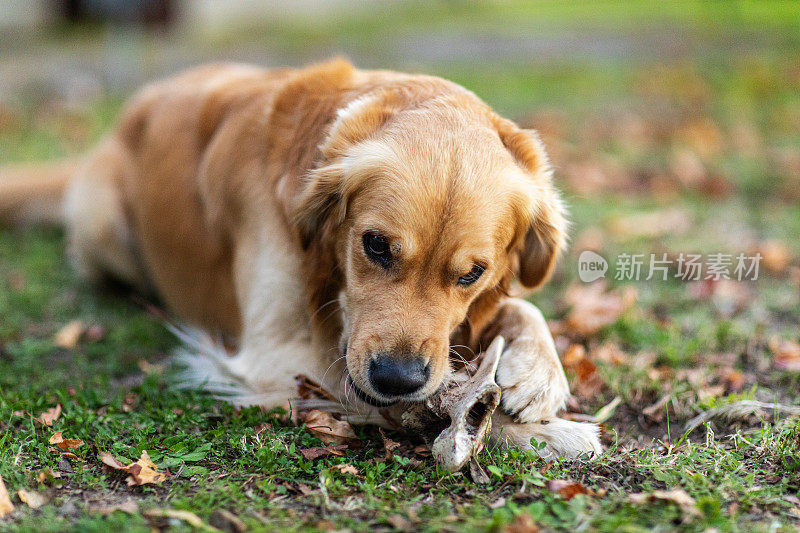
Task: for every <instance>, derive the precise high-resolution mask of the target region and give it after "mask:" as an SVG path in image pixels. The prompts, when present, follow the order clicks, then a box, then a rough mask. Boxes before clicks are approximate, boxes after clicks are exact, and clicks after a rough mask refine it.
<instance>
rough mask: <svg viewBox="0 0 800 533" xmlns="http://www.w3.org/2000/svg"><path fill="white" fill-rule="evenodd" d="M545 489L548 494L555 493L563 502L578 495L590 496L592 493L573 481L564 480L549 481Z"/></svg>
mask: <svg viewBox="0 0 800 533" xmlns="http://www.w3.org/2000/svg"><path fill="white" fill-rule="evenodd" d="M545 487H546V488H547V490H549V491H550V492H555V493H556V494H558V495H559V496H561V497H562V498H564V499H565V500H571V499H572V498H574V497H575V496H577V495H578V494H585V495H587V496H592V495H593V494H594V493H593V492H592V490H591V489H589V488H587V487H584V486H583V485H581V484H580V483H577V482H575V481H568V480H565V479H549V480H547V483H545Z"/></svg>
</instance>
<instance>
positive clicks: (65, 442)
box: [49, 431, 83, 451]
mask: <svg viewBox="0 0 800 533" xmlns="http://www.w3.org/2000/svg"><path fill="white" fill-rule="evenodd" d="M49 442H50V444H55V445H56V446H58V447H59V448H61V449H62V450H64V451H69V450H71V449H73V448H78V447H79V446H83V441H82V440H81V439H65V438H64V435H63V432H62V431H57V432H56V433H54V434H53V436H52V437H50V441H49Z"/></svg>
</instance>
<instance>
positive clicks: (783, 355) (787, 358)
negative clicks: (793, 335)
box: [769, 338, 800, 372]
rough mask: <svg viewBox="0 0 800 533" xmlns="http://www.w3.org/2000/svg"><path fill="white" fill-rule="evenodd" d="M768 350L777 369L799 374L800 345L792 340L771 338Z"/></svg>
mask: <svg viewBox="0 0 800 533" xmlns="http://www.w3.org/2000/svg"><path fill="white" fill-rule="evenodd" d="M769 348H770V350H772V355H773V356H774V358H775V366H776V367H777V368H780V369H782V370H793V371H798V372H800V344H798V343H797V342H795V341H792V340H779V339H777V338H773V339H770V341H769Z"/></svg>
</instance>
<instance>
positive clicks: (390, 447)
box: [378, 428, 400, 460]
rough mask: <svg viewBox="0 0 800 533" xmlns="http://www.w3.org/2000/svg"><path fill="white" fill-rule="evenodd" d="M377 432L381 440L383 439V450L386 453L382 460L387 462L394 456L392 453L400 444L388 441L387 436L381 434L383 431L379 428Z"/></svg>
mask: <svg viewBox="0 0 800 533" xmlns="http://www.w3.org/2000/svg"><path fill="white" fill-rule="evenodd" d="M378 431H379V432H380V434H381V438H383V449H384V450H385V451H386V453H385V455H384V457H383V458H384V460H389V459H391V458H392V455H394V451H395V450H396V449H397V448H399V447H400V443H399V442H397V441H394V440H392V439H390V438H389V437H387V436H386V435H385V434H384V433H383V429H381V428H378Z"/></svg>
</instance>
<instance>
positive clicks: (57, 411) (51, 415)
mask: <svg viewBox="0 0 800 533" xmlns="http://www.w3.org/2000/svg"><path fill="white" fill-rule="evenodd" d="M59 416H61V404H58V405H56V406H55V407H51V408H50V409H48V410H47V411H45V412H44V413H42V414H40V415H39V416H38V417H37V418H36V420H38V421H39V422H41V423H42V425H43V426H50V427H52V426H53V422H55V421H56V420H58V417H59Z"/></svg>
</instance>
